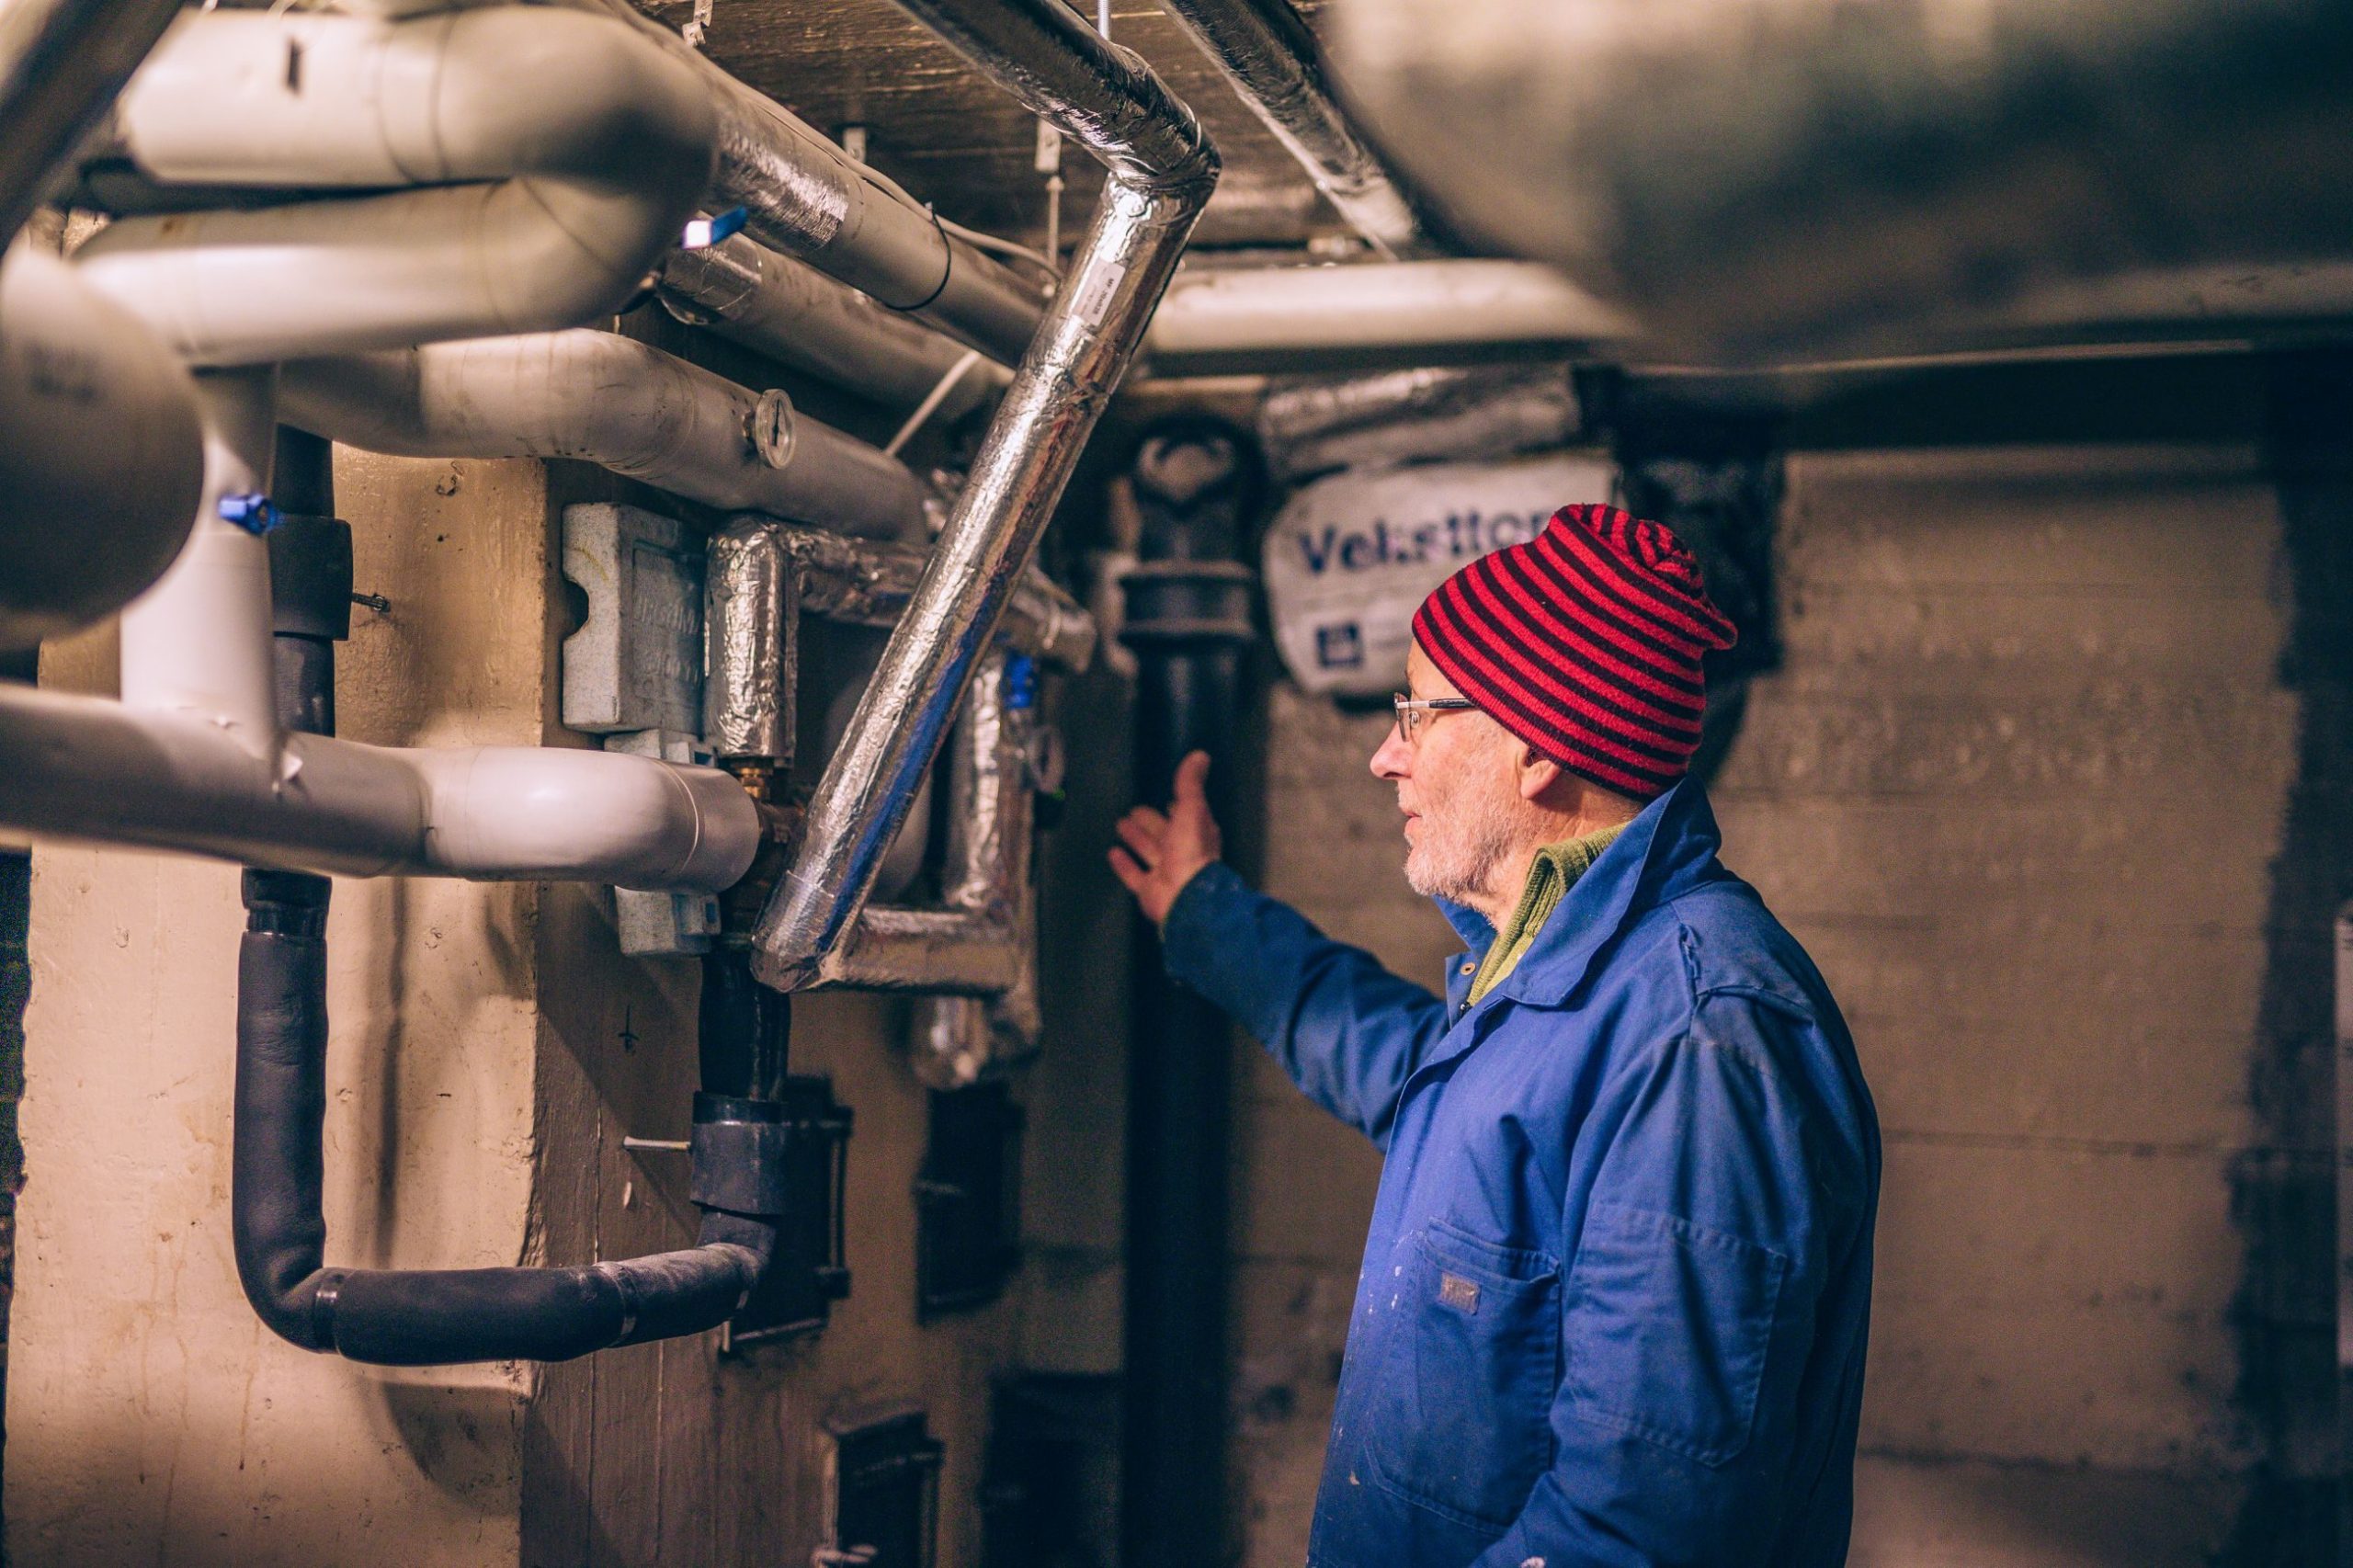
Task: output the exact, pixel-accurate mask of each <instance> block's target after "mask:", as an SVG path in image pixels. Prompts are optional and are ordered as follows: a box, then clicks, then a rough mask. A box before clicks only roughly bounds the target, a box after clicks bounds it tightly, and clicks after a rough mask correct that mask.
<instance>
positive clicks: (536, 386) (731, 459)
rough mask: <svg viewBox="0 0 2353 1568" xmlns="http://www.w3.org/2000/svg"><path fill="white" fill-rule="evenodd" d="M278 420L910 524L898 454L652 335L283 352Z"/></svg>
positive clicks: (425, 451)
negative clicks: (597, 468) (323, 353)
mask: <svg viewBox="0 0 2353 1568" xmlns="http://www.w3.org/2000/svg"><path fill="white" fill-rule="evenodd" d="M284 376H285V380H284V400H285V401H284V415H285V417H286V419H287V421H288V423H290V424H293V425H297V426H301V428H303V429H306V430H310V431H313V432H314V433H316V434H318V435H321V436H326V437H332V438H334V439H335V440H338V441H342V442H345V443H346V444H347V445H350V446H355V447H364V448H366V449H369V450H370V451H378V452H397V453H404V454H407V455H411V456H418V457H466V458H504V457H531V458H580V459H585V460H587V461H590V462H594V463H599V464H601V465H603V466H604V467H606V468H608V469H611V470H612V471H613V472H616V473H622V474H627V475H629V476H630V477H631V478H633V479H642V480H643V481H645V483H649V484H653V485H655V486H658V487H659V488H661V489H664V490H669V491H673V492H675V493H676V494H680V495H684V496H686V497H688V499H690V500H695V501H700V502H702V503H703V504H704V505H706V506H717V507H721V508H723V509H725V510H729V511H750V512H765V513H767V514H768V515H770V516H772V517H790V518H795V519H798V520H800V521H802V522H810V523H817V524H821V525H824V526H825V527H828V528H840V529H843V530H845V531H847V532H851V533H862V534H875V535H884V536H891V537H900V536H912V535H915V534H916V533H919V532H920V530H921V527H922V523H923V517H924V488H923V485H922V484H921V483H920V482H919V481H917V480H916V478H915V475H914V474H913V473H910V472H908V471H907V468H906V465H905V464H904V463H902V462H900V461H899V460H897V459H896V458H893V457H890V456H888V455H886V454H885V453H883V452H882V451H881V450H879V449H876V448H873V447H870V446H868V445H867V444H866V443H865V442H863V441H860V440H858V439H857V438H856V437H851V436H847V435H844V434H843V433H842V432H841V431H839V430H835V429H834V428H833V427H832V426H828V425H824V424H821V423H819V422H818V421H816V420H814V419H811V418H809V417H808V416H807V415H802V414H801V413H799V412H798V411H796V410H795V409H794V408H793V407H792V405H791V403H790V402H788V401H787V400H786V399H785V397H784V394H783V393H781V392H767V393H764V394H763V393H754V392H749V391H747V390H745V388H743V387H740V386H737V385H736V384H735V383H734V382H733V381H726V380H724V379H722V378H721V377H719V376H715V375H712V374H711V373H710V371H708V370H705V369H700V368H699V367H697V366H694V365H689V364H688V363H687V362H686V361H685V360H683V359H680V358H676V357H675V356H673V355H669V354H665V353H663V352H662V351H661V350H660V349H658V348H653V347H648V346H646V345H645V344H642V343H639V342H637V341H635V340H634V339H631V338H626V337H619V336H616V335H613V334H611V333H605V332H590V331H585V330H582V331H573V332H555V333H543V334H539V335H531V336H525V337H502V338H489V339H484V340H482V341H478V342H472V343H445V344H436V345H433V346H431V347H425V348H413V349H407V350H404V351H401V352H398V353H389V354H369V355H354V356H350V357H347V358H335V359H311V360H297V361H294V362H292V363H290V364H289V365H287V366H286V368H285V372H284Z"/></svg>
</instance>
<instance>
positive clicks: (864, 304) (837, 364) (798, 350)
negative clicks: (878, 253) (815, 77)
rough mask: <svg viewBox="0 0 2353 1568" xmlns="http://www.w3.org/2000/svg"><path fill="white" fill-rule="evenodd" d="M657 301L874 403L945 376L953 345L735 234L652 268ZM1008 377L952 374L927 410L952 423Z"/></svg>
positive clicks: (920, 396)
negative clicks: (656, 271)
mask: <svg viewBox="0 0 2353 1568" xmlns="http://www.w3.org/2000/svg"><path fill="white" fill-rule="evenodd" d="M662 303H663V305H664V306H665V308H666V309H667V310H668V311H669V312H670V313H671V314H672V315H674V316H676V317H677V318H678V319H679V320H680V321H683V322H687V323H688V324H692V325H696V326H702V327H707V328H709V329H710V331H712V332H714V333H717V334H718V335H720V336H722V337H724V338H727V339H730V340H731V341H733V342H736V343H740V344H742V345H744V346H745V347H746V348H750V349H753V350H755V351H756V352H758V353H761V354H765V355H767V356H768V358H772V359H775V360H778V361H779V362H780V363H782V364H787V365H792V366H796V367H798V368H799V369H804V370H808V371H811V372H813V373H814V374H816V375H820V376H823V377H824V378H825V379H826V380H827V381H832V382H834V383H835V384H836V385H838V386H844V387H847V388H849V389H850V390H851V391H853V392H859V393H862V394H864V395H865V396H868V397H870V398H873V399H874V400H875V401H877V402H878V403H890V404H892V405H894V406H897V407H901V408H912V407H914V406H915V404H917V403H921V402H922V401H923V400H924V399H925V398H926V396H928V395H929V394H930V393H931V392H932V390H933V389H934V388H935V387H937V386H938V385H939V384H940V382H941V381H944V380H946V379H947V378H948V377H949V375H950V374H951V373H952V372H953V370H954V369H955V367H956V365H957V363H958V362H959V361H960V360H961V358H963V351H962V348H961V346H960V345H959V344H958V343H957V342H955V341H954V340H952V339H950V338H947V337H943V336H941V335H939V334H938V332H937V331H935V330H932V329H930V328H927V327H925V326H923V325H920V324H918V323H917V322H916V321H915V318H913V317H912V316H909V315H906V314H904V313H903V312H898V311H893V310H892V309H890V308H889V307H888V306H885V305H881V304H879V303H877V302H876V301H874V300H873V299H872V298H870V296H868V295H865V294H861V293H859V292H858V290H855V289H853V288H851V287H850V286H849V285H848V284H847V283H843V282H840V281H838V280H836V279H835V278H828V277H827V276H825V274H824V273H822V272H820V271H818V270H817V269H816V268H815V267H811V266H809V265H808V264H807V263H805V262H800V261H795V260H793V259H792V258H791V257H790V256H779V255H778V254H777V253H776V252H774V251H772V250H768V249H767V248H766V247H765V246H762V245H759V244H754V243H753V242H752V241H750V240H747V239H745V237H744V236H743V235H741V234H737V235H735V236H733V238H731V239H728V240H724V241H722V242H721V243H720V244H715V245H709V246H706V247H704V248H703V249H701V250H682V251H675V252H673V253H672V254H671V255H670V256H669V257H668V258H667V259H666V260H665V261H664V262H663V264H662ZM1008 379H1010V378H1009V373H1008V372H1007V371H1006V370H1004V369H1000V368H999V367H998V366H996V365H995V364H990V365H988V366H986V367H985V368H983V369H975V370H973V371H972V373H970V374H967V375H965V376H963V377H961V378H959V379H958V380H957V381H956V382H955V383H954V384H953V385H952V386H951V387H950V388H949V392H948V395H947V396H946V397H945V398H943V399H942V400H941V402H940V403H939V406H938V409H937V410H936V411H935V412H936V414H937V415H938V417H939V418H941V419H953V418H955V417H956V416H957V415H960V414H962V413H964V412H965V411H967V410H968V409H971V408H972V407H974V406H976V405H978V404H979V403H981V402H983V400H984V399H986V398H987V397H989V396H990V395H991V394H992V393H993V392H995V391H996V390H997V389H999V388H1001V387H1003V386H1004V385H1005V383H1006V381H1007V380H1008Z"/></svg>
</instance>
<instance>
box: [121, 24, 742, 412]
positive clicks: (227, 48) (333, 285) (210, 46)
mask: <svg viewBox="0 0 2353 1568" xmlns="http://www.w3.org/2000/svg"><path fill="white" fill-rule="evenodd" d="M118 120H119V151H120V153H122V154H123V155H125V156H127V157H129V158H130V159H131V161H132V162H133V163H134V164H135V165H137V166H138V167H139V169H140V170H141V171H142V173H143V174H145V175H147V176H150V177H152V178H154V179H157V180H160V181H163V182H165V183H167V184H176V185H188V186H195V187H239V188H245V189H284V190H287V191H289V192H290V193H292V192H297V191H303V190H307V189H311V188H314V187H343V188H351V189H362V190H369V191H387V192H388V193H387V194H371V195H363V196H354V197H349V198H337V199H322V200H298V201H293V202H291V203H290V204H287V205H281V206H276V207H266V208H261V209H257V210H216V211H209V212H199V213H180V214H175V215H170V216H163V217H140V218H126V219H123V220H120V221H119V222H116V223H114V224H112V225H110V226H109V227H108V228H107V229H106V230H104V231H103V232H102V233H99V234H98V235H97V237H96V238H95V239H93V240H92V241H90V242H89V244H86V245H85V246H84V247H83V249H82V251H81V253H80V254H79V256H77V264H78V265H79V266H80V267H82V268H83V270H84V272H85V275H87V276H88V277H90V278H92V280H93V281H94V282H96V283H97V285H98V286H99V287H101V288H103V289H105V290H107V291H108V293H110V294H112V295H113V296H114V297H115V298H116V299H117V300H118V301H121V302H122V303H123V304H124V305H125V306H126V307H127V308H129V309H131V311H133V312H136V313H138V314H139V315H141V316H142V317H143V318H144V319H146V320H147V321H149V322H150V323H151V324H153V325H154V327H155V328H156V330H157V331H158V332H159V333H161V334H162V335H164V336H165V339H166V341H168V342H170V343H171V345H172V346H173V347H175V348H176V350H178V351H179V353H180V354H181V355H182V356H183V357H184V358H187V359H188V361H189V362H191V363H194V364H203V365H234V364H258V363H266V362H269V361H273V360H278V359H286V358H295V357H297V356H301V355H306V354H311V355H315V354H320V353H331V352H336V351H345V350H354V349H369V348H389V347H407V346H409V345H412V344H417V343H428V342H435V341H439V340H444V339H449V338H461V337H482V336H497V335H506V334H511V333H519V332H531V331H537V330H543V329H551V328H557V327H568V326H574V325H576V324H580V323H581V322H584V321H587V320H590V319H593V318H594V317H596V316H597V315H599V314H602V313H604V312H609V311H612V310H615V309H617V308H619V307H620V305H621V304H622V303H623V302H624V301H627V300H628V299H629V297H630V296H631V293H633V292H634V291H635V290H637V288H638V287H639V285H640V284H641V283H642V280H643V278H644V277H645V274H646V272H647V270H648V269H649V268H650V267H652V266H653V265H654V262H655V260H656V259H657V258H658V257H659V256H661V254H662V252H663V251H665V249H667V248H668V247H669V246H670V245H672V244H675V243H676V240H677V237H678V234H679V230H680V225H681V224H682V223H683V222H684V221H685V219H686V217H687V216H688V213H690V212H691V211H692V210H694V207H695V204H696V203H697V202H698V201H699V199H701V197H702V194H703V192H704V190H705V188H706V187H707V186H708V185H709V183H710V176H711V170H712V166H713V163H714V159H715V142H716V137H717V130H716V126H715V123H714V119H713V115H712V111H711V108H710V104H709V103H708V102H707V100H706V97H705V95H704V93H703V90H702V88H701V86H700V85H699V83H698V82H697V81H696V79H695V76H694V74H693V73H692V72H690V71H688V70H687V69H685V68H683V67H682V66H681V65H680V64H679V63H678V62H676V61H674V60H672V59H670V58H669V57H668V56H666V55H665V54H664V53H663V52H662V51H660V50H658V49H654V48H651V47H648V46H647V45H646V44H645V43H644V42H643V41H642V40H640V39H639V38H638V37H637V36H636V35H635V34H634V33H633V32H632V31H631V29H629V28H623V27H621V26H620V25H619V24H617V23H616V22H614V21H612V20H611V19H609V18H606V17H597V16H589V15H583V14H577V13H573V12H567V11H562V10H553V9H546V8H540V7H525V6H493V7H490V8H487V9H483V10H475V11H461V12H455V13H450V14H448V15H443V16H435V17H421V18H417V19H415V20H411V21H406V22H398V23H385V22H379V21H372V20H367V19H363V18H358V17H333V16H323V15H285V16H272V15H267V14H264V13H259V12H228V11H220V12H211V13H206V14H198V15H191V16H189V17H186V18H184V19H183V20H182V21H181V22H180V24H179V25H178V26H176V28H174V29H173V30H172V32H171V34H170V36H168V37H167V38H166V39H165V41H164V44H163V46H162V47H161V48H159V49H158V50H157V51H156V52H155V55H154V57H153V60H152V61H151V62H149V64H148V66H147V68H146V69H145V70H143V71H142V72H141V73H140V74H139V76H138V77H137V78H136V79H135V80H134V81H133V82H132V84H131V88H130V90H129V91H128V92H126V93H125V94H124V96H123V99H122V102H121V105H120V108H119V114H118ZM400 187H417V188H400Z"/></svg>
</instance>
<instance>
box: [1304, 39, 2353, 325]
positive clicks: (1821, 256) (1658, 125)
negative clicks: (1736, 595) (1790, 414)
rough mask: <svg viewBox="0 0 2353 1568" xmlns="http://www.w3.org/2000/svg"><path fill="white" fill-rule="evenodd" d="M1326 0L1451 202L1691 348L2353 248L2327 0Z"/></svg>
mask: <svg viewBox="0 0 2353 1568" xmlns="http://www.w3.org/2000/svg"><path fill="white" fill-rule="evenodd" d="M1335 9H1336V15H1335V17H1334V20H1335V24H1336V33H1335V36H1334V40H1333V42H1334V53H1335V55H1336V58H1337V60H1338V61H1339V62H1340V64H1341V66H1342V68H1343V69H1344V70H1345V72H1346V74H1347V81H1348V84H1349V86H1350V89H1351V92H1352V98H1353V101H1354V102H1355V103H1356V104H1357V105H1358V107H1359V108H1361V110H1362V111H1363V113H1364V115H1365V118H1366V122H1367V124H1368V125H1369V127H1370V130H1371V131H1373V132H1375V133H1376V134H1377V135H1378V136H1379V137H1380V139H1381V144H1382V145H1383V146H1384V147H1385V148H1386V149H1387V150H1388V151H1389V152H1390V153H1392V155H1393V156H1394V157H1396V158H1397V159H1398V161H1399V163H1400V164H1401V165H1402V166H1403V167H1404V169H1405V171H1406V172H1407V173H1408V174H1410V175H1411V176H1413V177H1414V178H1415V180H1416V181H1417V184H1418V187H1419V188H1421V189H1424V190H1427V191H1429V192H1431V193H1433V195H1434V196H1436V197H1438V199H1441V200H1442V201H1443V203H1444V205H1445V206H1446V208H1447V210H1448V214H1449V218H1450V219H1451V220H1453V221H1454V222H1456V223H1458V224H1459V225H1460V226H1461V227H1462V228H1463V229H1464V230H1465V231H1466V232H1468V233H1472V234H1476V235H1478V236H1480V237H1481V238H1482V239H1483V240H1484V241H1485V242H1487V243H1489V244H1494V245H1495V246H1497V247H1499V248H1501V249H1503V250H1506V251H1508V252H1510V253H1512V254H1516V255H1519V256H1528V257H1530V258H1533V259H1538V260H1545V261H1551V262H1554V263H1556V264H1558V265H1560V266H1562V267H1565V268H1567V269H1568V270H1569V272H1570V274H1571V276H1573V277H1574V278H1576V279H1577V280H1578V281H1579V282H1580V283H1582V284H1584V285H1585V286H1586V287H1587V288H1589V289H1592V290H1595V291H1596V292H1597V293H1598V294H1600V295H1602V296H1604V297H1606V298H1608V299H1611V300H1613V301H1620V302H1623V303H1625V304H1627V305H1628V306H1630V307H1631V309H1633V310H1634V311H1636V312H1638V313H1639V314H1640V316H1641V317H1642V319H1643V323H1644V324H1645V325H1646V326H1648V327H1651V328H1652V329H1654V331H1655V332H1656V333H1657V334H1658V335H1659V336H1660V337H1662V338H1663V339H1669V340H1671V341H1672V342H1673V343H1674V344H1675V345H1676V346H1677V347H1678V348H1679V349H1682V350H1685V351H1688V352H1691V353H1695V354H1701V355H1711V356H1718V357H1731V358H1740V359H1745V360H1748V361H1751V362H1758V363H1761V362H1767V361H1772V360H1786V359H1789V358H1792V357H1800V356H1815V355H1820V354H1824V353H1826V352H1836V353H1841V354H1849V353H1859V352H1868V353H1890V354H1892V353H1900V352H1909V351H1913V350H1915V349H1917V348H1920V347H1924V346H1927V347H1933V346H1937V345H1939V344H1942V343H1944V342H1946V341H1948V340H1949V335H1950V329H1951V328H1952V327H1954V326H1955V325H1961V326H1966V327H1968V328H1970V329H1971V330H1972V331H1979V330H1984V329H1986V328H1988V327H1998V325H1999V323H2000V318H2001V316H2002V315H2003V313H2004V312H2006V310H2007V309H2008V308H2009V307H2011V306H2012V305H2013V304H2018V303H2023V302H2026V301H2030V300H2031V298H2032V297H2033V296H2034V295H2036V294H2037V293H2039V292H2041V291H2044V290H2052V289H2063V288H2065V287H2066V286H2069V285H2075V284H2097V283H2100V282H2102V281H2103V280H2114V279H2129V278H2134V277H2136V276H2138V275H2142V274H2145V273H2151V272H2158V273H2164V272H2173V271H2177V269H2181V268H2194V267H2262V266H2277V265H2293V264H2303V263H2311V262H2314V261H2321V260H2325V259H2327V258H2330V257H2341V256H2345V255H2347V253H2348V252H2353V204H2348V203H2347V202H2346V201H2345V199H2344V189H2345V186H2346V183H2347V176H2348V173H2353V153H2348V150H2347V149H2348V143H2347V138H2346V136H2345V134H2344V127H2345V124H2346V118H2347V106H2348V102H2349V101H2353V93H2349V92H2348V87H2347V84H2348V83H2353V8H2348V7H2347V6H2343V5H2341V4H2337V3H2336V0H2170V3H2166V4H2160V5H2151V4H2146V3H2144V0H2078V3H2075V4H2068V5H2058V6H2054V5H2051V4H2048V3H2047V0H1918V3H1915V4H1907V5H1901V6H1896V5H1881V6H1850V5H1824V4H1821V3H1820V0H1686V3H1683V4H1678V5H1673V6H1660V5H1655V4H1652V3H1650V0H1587V3H1586V4H1580V5H1575V6H1565V5H1562V4H1560V3H1559V0H1483V3H1482V4H1479V5H1475V6H1464V5H1460V4H1454V3H1451V0H1355V3H1352V4H1350V5H1347V6H1339V7H1336V8H1335ZM1629 105H1638V106H1640V107H1639V112H1631V113H1630V112H1629V107H1628V106H1629ZM1531 192H1541V193H1542V199H1530V193H1531ZM1720 362H1721V358H1720Z"/></svg>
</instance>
